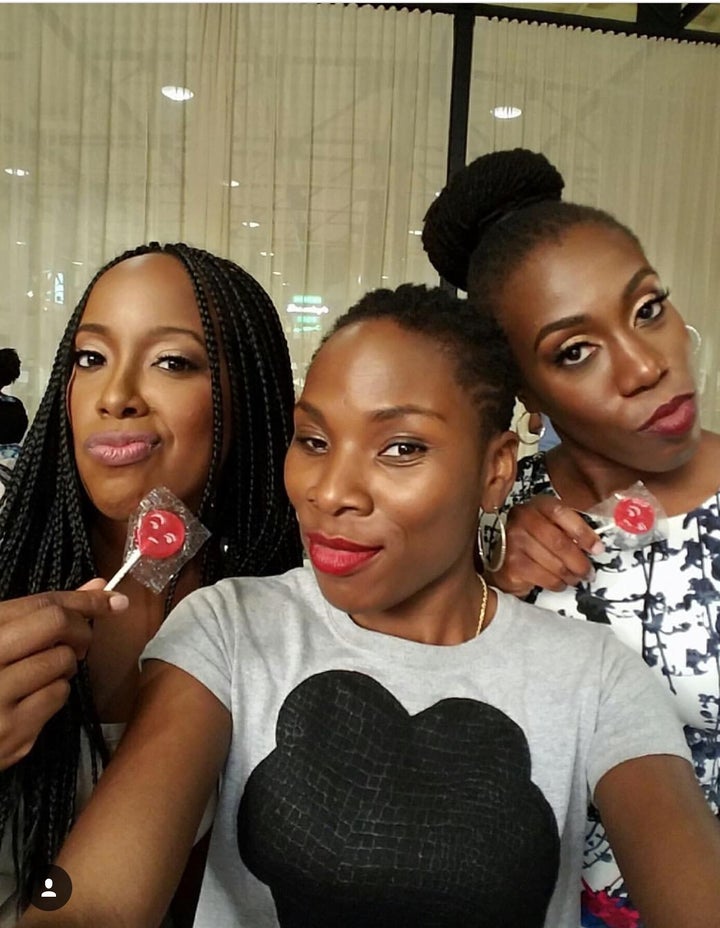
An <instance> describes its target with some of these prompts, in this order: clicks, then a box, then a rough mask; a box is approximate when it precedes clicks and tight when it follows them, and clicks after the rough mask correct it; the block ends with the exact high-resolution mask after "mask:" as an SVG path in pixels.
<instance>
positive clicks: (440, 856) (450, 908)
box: [237, 671, 560, 928]
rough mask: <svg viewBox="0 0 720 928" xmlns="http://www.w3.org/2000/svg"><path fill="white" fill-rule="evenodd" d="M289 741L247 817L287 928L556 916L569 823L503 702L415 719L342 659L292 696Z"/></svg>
mask: <svg viewBox="0 0 720 928" xmlns="http://www.w3.org/2000/svg"><path fill="white" fill-rule="evenodd" d="M276 741H277V747H276V749H275V750H274V751H273V752H272V753H271V754H269V755H268V757H266V758H265V759H264V760H263V761H262V762H261V763H260V764H258V766H257V767H256V768H255V770H254V771H253V773H252V775H251V776H250V778H249V779H248V781H247V784H246V787H245V791H244V793H243V797H242V800H241V802H240V807H239V811H238V818H237V828H238V848H239V851H240V855H241V857H242V859H243V861H244V862H245V865H246V866H247V867H248V869H249V870H250V871H251V872H252V873H253V874H255V876H256V877H257V878H258V879H259V880H261V881H262V882H263V883H266V884H267V885H268V886H269V887H270V890H271V892H272V895H273V898H274V900H275V905H276V908H277V913H278V920H279V922H280V925H281V926H283V928H301V926H302V928H464V926H468V928H470V926H472V928H541V926H542V925H543V923H544V919H545V913H546V911H547V906H548V903H549V901H550V897H551V895H552V892H553V889H554V886H555V882H556V879H557V874H558V866H559V849H560V841H559V835H558V830H557V823H556V821H555V816H554V813H553V811H552V809H551V807H550V805H549V804H548V802H547V800H546V799H545V797H544V796H543V794H542V793H541V791H540V790H539V789H538V787H537V786H535V784H534V783H532V781H531V779H530V752H529V748H528V744H527V740H526V738H525V735H524V733H523V732H522V730H521V729H520V728H519V727H518V726H517V725H516V724H515V722H513V721H512V720H511V719H510V718H508V717H507V716H506V715H505V714H504V713H503V712H501V711H499V710H498V709H495V708H494V707H493V706H489V705H487V704H485V703H481V702H476V701H474V700H471V699H444V700H442V701H441V702H438V703H436V704H435V705H434V706H431V707H430V708H429V709H426V710H425V711H423V712H420V713H418V714H417V715H415V716H410V715H409V714H408V712H407V711H406V710H405V709H404V708H403V707H402V705H400V703H399V702H398V701H397V700H396V699H395V697H394V696H392V694H391V693H389V692H388V691H387V690H386V689H385V688H384V687H383V686H381V685H380V684H379V683H378V682H376V681H375V680H373V679H371V678H370V677H368V676H365V675H363V674H360V673H354V672H349V671H329V672H326V673H321V674H317V675H315V676H313V677H310V678H308V679H307V680H305V681H303V683H301V684H300V685H299V686H297V687H296V688H295V689H294V690H293V691H292V692H291V693H290V694H289V695H288V697H287V698H286V700H285V702H284V704H283V706H282V708H281V710H280V712H279V714H278V721H277V739H276Z"/></svg>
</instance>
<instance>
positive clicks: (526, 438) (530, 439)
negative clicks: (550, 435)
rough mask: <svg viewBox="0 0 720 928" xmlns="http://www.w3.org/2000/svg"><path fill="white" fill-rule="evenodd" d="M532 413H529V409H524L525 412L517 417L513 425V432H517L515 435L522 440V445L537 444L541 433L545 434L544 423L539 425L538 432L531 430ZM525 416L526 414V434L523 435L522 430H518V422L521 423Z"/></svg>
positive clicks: (541, 435)
mask: <svg viewBox="0 0 720 928" xmlns="http://www.w3.org/2000/svg"><path fill="white" fill-rule="evenodd" d="M532 415H533V413H531V412H530V411H529V410H527V409H526V410H525V412H524V413H523V414H522V415H521V416H520V417H519V418H518V420H517V424H516V426H515V432H516V434H517V437H518V438H519V439H520V441H521V442H522V444H523V445H537V444H539V442H540V439H541V438H542V437H543V435H544V434H545V424H544V423H543V424H542V425H541V426H540V431H539V432H533V430H532V429H531V428H530V417H531V416H532ZM525 416H527V423H526V424H525V429H526V430H527V431H526V434H525V435H523V434H522V432H521V430H520V424H521V423H522V422H523V420H524V419H525Z"/></svg>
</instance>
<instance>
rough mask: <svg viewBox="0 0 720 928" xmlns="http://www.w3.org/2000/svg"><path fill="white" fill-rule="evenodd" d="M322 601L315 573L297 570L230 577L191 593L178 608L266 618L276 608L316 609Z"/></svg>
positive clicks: (301, 568)
mask: <svg viewBox="0 0 720 928" xmlns="http://www.w3.org/2000/svg"><path fill="white" fill-rule="evenodd" d="M319 602H323V600H322V595H321V593H320V590H319V588H318V585H317V582H316V580H315V577H314V575H313V572H312V570H310V568H308V567H296V568H294V569H293V570H289V571H287V572H286V573H284V574H278V575H276V576H273V577H227V578H226V579H224V580H219V581H218V582H217V583H214V584H213V585H212V586H208V587H202V588H201V589H198V590H195V591H194V592H193V593H190V594H189V595H188V596H187V597H186V598H185V599H184V600H183V601H182V603H181V604H180V607H178V608H182V607H185V608H186V609H187V610H192V611H194V612H196V613H199V612H202V611H206V610H210V611H212V612H213V613H215V614H216V615H223V614H228V613H229V614H232V616H233V617H235V616H237V615H238V614H239V613H244V614H245V615H249V616H251V615H252V614H254V613H255V612H256V611H258V610H260V611H261V613H262V614H263V615H264V616H266V615H267V614H268V612H269V611H270V610H273V609H274V608H279V607H282V608H283V609H285V608H290V609H292V608H306V607H310V608H313V607H316V606H317V604H318V603H319Z"/></svg>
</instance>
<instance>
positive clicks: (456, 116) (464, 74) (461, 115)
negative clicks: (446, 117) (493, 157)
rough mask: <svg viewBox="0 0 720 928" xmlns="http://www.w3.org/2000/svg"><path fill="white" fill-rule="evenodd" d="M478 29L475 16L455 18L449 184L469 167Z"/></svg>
mask: <svg viewBox="0 0 720 928" xmlns="http://www.w3.org/2000/svg"><path fill="white" fill-rule="evenodd" d="M474 29H475V15H474V14H473V13H465V12H462V13H456V14H455V15H454V17H453V59H452V83H451V85H450V86H451V90H450V127H449V131H448V165H447V180H450V178H451V177H452V175H453V174H454V173H455V172H456V171H459V170H460V168H462V167H464V166H465V157H466V155H467V138H468V121H469V119H470V83H471V80H472V57H473V31H474Z"/></svg>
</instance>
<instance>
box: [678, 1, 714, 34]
mask: <svg viewBox="0 0 720 928" xmlns="http://www.w3.org/2000/svg"><path fill="white" fill-rule="evenodd" d="M709 6H710V4H709V3H685V4H683V8H682V13H681V14H680V23H681V25H682V27H683V29H686V28H687V27H688V26H689V25H690V23H691V22H692V21H693V20H694V19H696V18H697V17H698V16H699V15H700V14H701V13H702V11H703V10H706V9H707V8H708V7H709Z"/></svg>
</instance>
